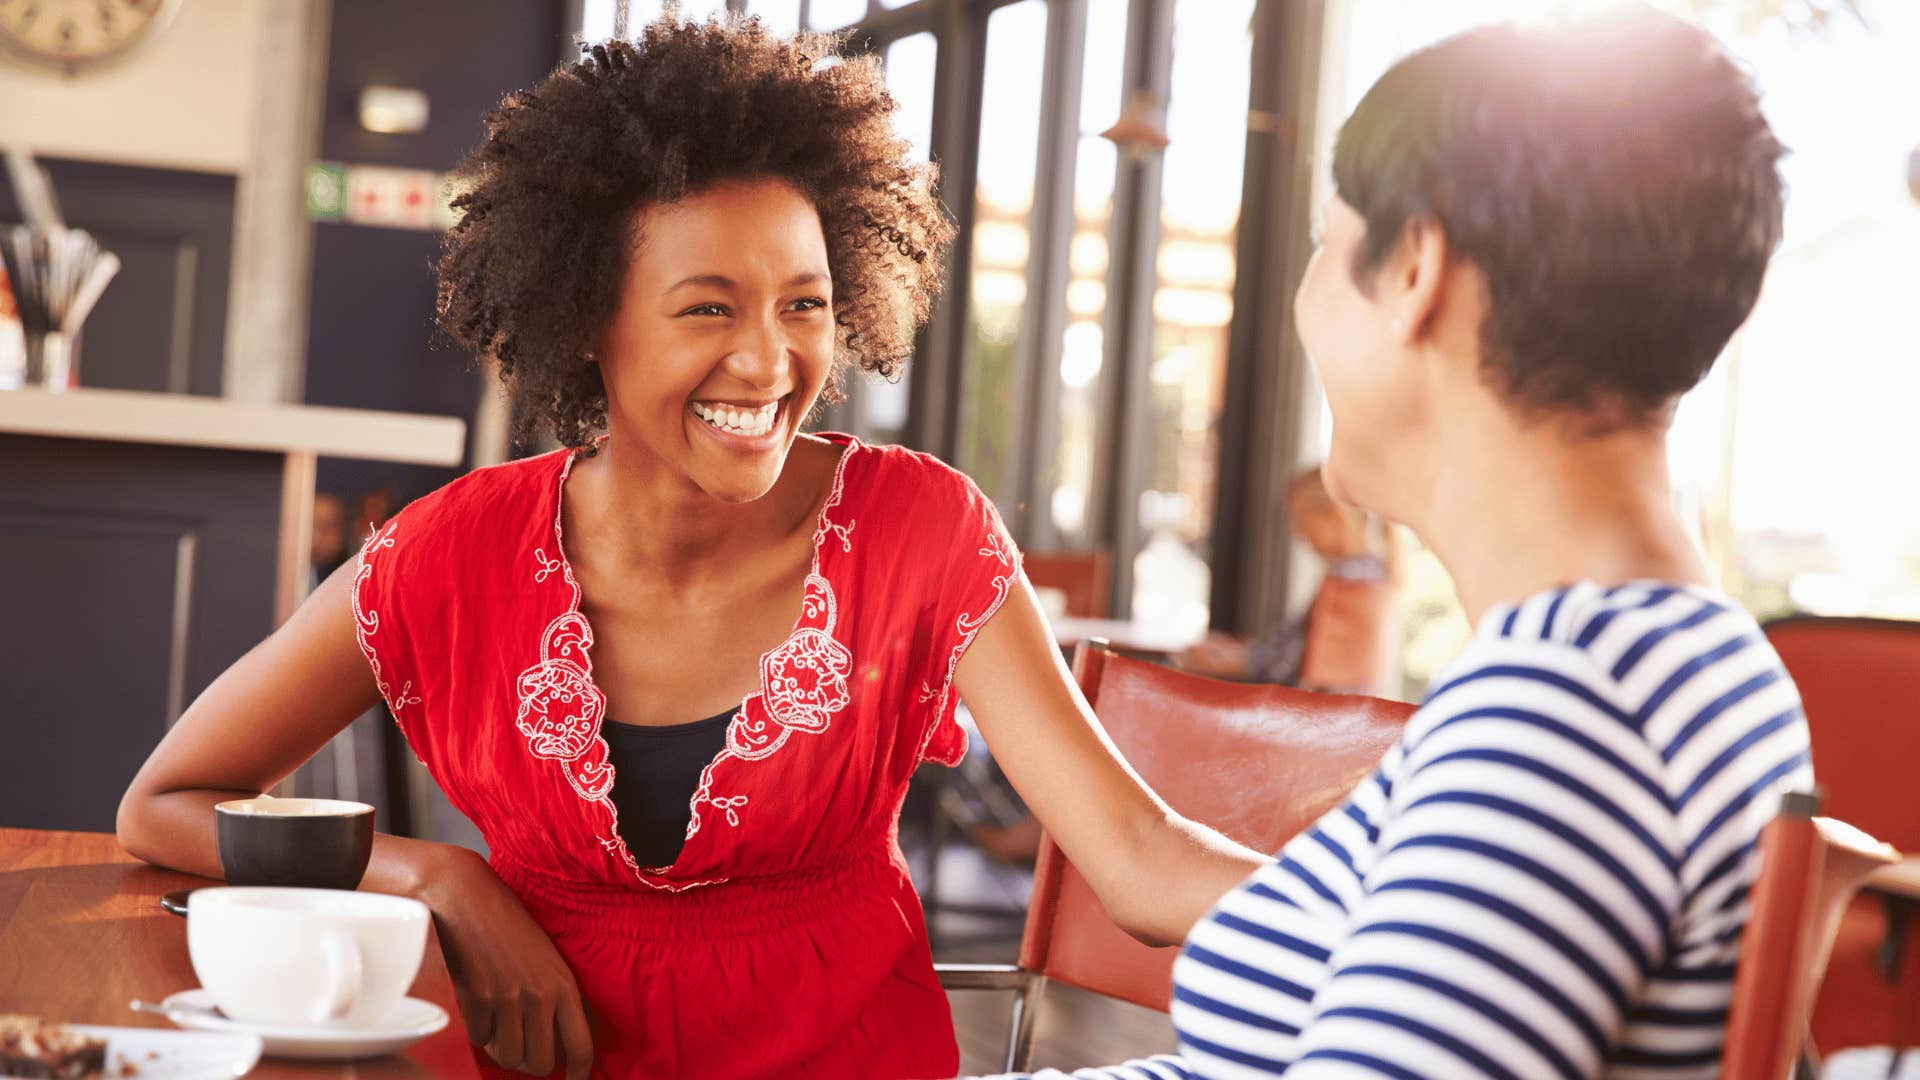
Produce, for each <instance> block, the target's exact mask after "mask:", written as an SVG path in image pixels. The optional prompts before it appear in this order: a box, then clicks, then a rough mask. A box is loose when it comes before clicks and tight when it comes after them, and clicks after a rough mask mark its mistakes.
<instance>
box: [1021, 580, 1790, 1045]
mask: <svg viewBox="0 0 1920 1080" xmlns="http://www.w3.org/2000/svg"><path fill="white" fill-rule="evenodd" d="M1436 686H1437V689H1435V690H1434V691H1433V692H1432V694H1430V695H1429V696H1428V698H1427V700H1426V702H1425V703H1424V704H1423V705H1422V706H1421V708H1420V711H1419V712H1418V713H1416V714H1415V715H1414V717H1413V718H1412V720H1411V721H1409V723H1408V726H1407V730H1406V732H1405V734H1404V735H1403V737H1402V738H1401V740H1400V741H1399V743H1397V744H1396V745H1395V746H1394V747H1393V749H1392V750H1390V751H1389V752H1388V754H1387V756H1386V757H1385V759H1384V760H1383V761H1382V762H1381V764H1380V767H1379V768H1378V769H1377V770H1376V771H1375V772H1374V773H1373V775H1372V776H1371V777H1370V778H1369V779H1368V780H1367V781H1365V782H1364V783H1362V784H1361V786H1360V787H1359V788H1358V789H1357V790H1356V791H1355V792H1354V793H1353V794H1352V795H1351V796H1350V797H1349V798H1348V799H1347V801H1346V802H1345V803H1344V804H1342V805H1341V806H1339V807H1337V808H1335V809H1334V810H1333V811H1332V812H1331V813H1329V814H1327V815H1326V816H1325V817H1323V818H1321V819H1320V821H1319V822H1317V823H1316V824H1315V825H1314V826H1313V827H1312V828H1310V829H1308V830H1307V831H1306V832H1304V833H1302V834H1301V835H1299V836H1297V837H1295V838H1294V839H1293V840H1292V841H1290V842H1289V843H1288V844H1287V845H1286V847H1285V848H1283V849H1282V850H1281V852H1280V854H1279V857H1278V858H1277V859H1275V860H1274V861H1273V862H1271V863H1269V864H1268V865H1267V866H1266V867H1264V868H1263V869H1261V870H1260V871H1258V872H1256V873H1255V874H1254V875H1253V876H1252V877H1251V878H1249V879H1248V880H1247V881H1246V882H1245V883H1243V884H1242V885H1240V886H1239V887H1238V888H1237V889H1235V890H1234V891H1233V892H1231V893H1228V894H1227V896H1226V897H1224V898H1223V899H1222V900H1221V902H1220V904H1219V906H1218V907H1216V908H1215V909H1214V910H1213V911H1212V912H1211V913H1210V914H1209V915H1208V916H1207V917H1206V918H1205V919H1203V920H1202V921H1201V922H1200V923H1199V924H1197V925H1196V926H1195V927H1194V929H1193V933H1192V934H1191V936H1189V937H1188V939H1187V943H1186V947H1185V949H1184V950H1183V952H1182V954H1181V956H1180V959H1179V961H1178V962H1177V963H1176V965H1175V968H1174V1003H1173V1021H1174V1026H1175V1028H1176V1030H1177V1031H1178V1032H1179V1050H1180V1052H1179V1055H1178V1056H1177V1057H1174V1056H1167V1057H1160V1058H1155V1059H1153V1060H1151V1061H1141V1062H1134V1063H1132V1064H1130V1065H1126V1066H1120V1067H1118V1068H1109V1069H1089V1070H1082V1071H1081V1072H1079V1073H1076V1074H1074V1075H1076V1076H1083V1077H1100V1078H1117V1077H1136V1078H1137V1077H1161V1078H1185V1077H1200V1076H1204V1077H1254V1076H1273V1075H1276V1074H1279V1073H1282V1072H1284V1073H1285V1074H1286V1075H1287V1076H1288V1077H1289V1078H1291V1080H1306V1078H1313V1077H1333V1076H1340V1077H1350V1076H1388V1077H1452V1076H1469V1077H1482V1076H1486V1077H1525V1078H1533V1077H1594V1076H1607V1077H1695V1076H1699V1077H1706V1076H1713V1075H1715V1074H1716V1073H1717V1071H1718V1063H1719V1057H1720V1045H1721V1041H1722V1036H1723V1032H1724V1028H1725V1024H1726V1015H1727V1006H1728V1002H1729V1000H1730V999H1731V996H1732V983H1733V970H1734V962H1735V959H1736V958H1737V956H1738V953H1739V945H1740V934H1741V931H1742V929H1743V928H1744V927H1745V925H1746V919H1747V911H1748V898H1747V893H1748V889H1749V886H1750V885H1751V884H1752V881H1753V876H1754V872H1755V869H1756V861H1757V860H1756V851H1755V844H1756V841H1757V839H1758V837H1759V833H1760V830H1761V827H1762V826H1763V825H1765V824H1766V822H1767V821H1768V819H1769V818H1770V817H1771V816H1772V815H1773V813H1774V812H1775V810H1776V809H1777V806H1778V801H1779V800H1778V796H1779V794H1780V793H1781V792H1782V791H1784V790H1789V789H1802V788H1808V787H1810V786H1811V784H1812V780H1813V777H1812V767H1811V759H1810V757H1809V754H1808V744H1807V728H1806V722H1805V719H1804V717H1803V715H1802V714H1801V711H1800V699H1799V695H1798V693H1797V692H1796V691H1795V689H1794V687H1793V683H1792V682H1791V681H1790V680H1789V678H1788V677H1787V674H1786V672H1785V670H1784V669H1783V668H1782V667H1781V665H1780V660H1779V658H1778V657H1777V656H1775V655H1774V652H1773V649H1772V648H1771V647H1770V646H1768V644H1767V642H1766V639H1765V638H1764V637H1763V636H1762V635H1761V633H1760V630H1759V628H1758V627H1757V626H1756V625H1755V624H1754V622H1753V620H1752V619H1751V618H1750V617H1749V616H1748V615H1746V614H1745V613H1744V612H1743V611H1741V610H1740V609H1739V608H1737V607H1735V606H1733V605H1732V604H1731V603H1729V602H1728V601H1727V600H1725V599H1724V598H1722V597H1719V596H1716V595H1714V594H1712V593H1710V592H1708V591H1707V590H1703V589H1694V588H1681V587H1675V586H1669V585H1662V584H1656V583H1636V584H1632V585H1625V586H1621V587H1618V588H1614V589H1605V590H1603V589H1601V588H1598V587H1596V586H1593V585H1586V584H1583V585H1577V586H1574V587H1572V588H1568V589H1561V590H1556V591H1552V592H1548V593H1543V594H1540V595H1537V596H1534V597H1532V598H1530V599H1528V600H1526V601H1525V602H1523V603H1521V604H1519V605H1517V606H1512V607H1502V608H1499V609H1497V610H1495V611H1493V612H1491V613H1490V614H1488V615H1487V616H1486V618H1485V619H1484V620H1482V622H1481V624H1480V627H1479V628H1478V630H1477V632H1476V633H1475V635H1474V638H1473V641H1472V643H1471V644H1470V645H1469V646H1468V648H1467V649H1466V650H1465V651H1464V652H1463V653H1462V655H1461V656H1460V657H1459V659H1457V660H1456V661H1455V662H1454V664H1453V665H1452V666H1451V667H1450V668H1449V669H1448V670H1447V672H1446V673H1444V674H1443V675H1442V676H1441V677H1440V678H1439V679H1438V680H1436ZM1041 1075H1042V1076H1045V1075H1048V1074H1041ZM1051 1075H1052V1076H1054V1077H1058V1076H1059V1075H1060V1074H1058V1073H1052V1074H1051Z"/></svg>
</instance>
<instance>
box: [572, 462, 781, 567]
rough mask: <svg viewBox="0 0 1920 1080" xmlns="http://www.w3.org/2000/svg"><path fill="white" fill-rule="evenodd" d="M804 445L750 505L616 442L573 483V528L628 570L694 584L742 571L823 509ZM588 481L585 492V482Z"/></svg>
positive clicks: (582, 467) (583, 465)
mask: <svg viewBox="0 0 1920 1080" xmlns="http://www.w3.org/2000/svg"><path fill="white" fill-rule="evenodd" d="M804 442H805V440H804V439H803V440H800V441H798V442H796V445H795V446H794V448H793V450H792V451H790V452H789V456H788V459H787V466H786V467H785V468H783V469H782V470H781V474H780V479H779V480H778V481H777V482H775V484H774V486H773V488H772V490H770V491H768V492H767V493H766V494H765V495H763V496H761V497H760V498H757V499H754V500H751V501H749V502H744V503H729V502H725V501H722V500H720V499H716V498H714V497H713V496H712V495H710V494H708V493H707V492H705V491H703V490H702V489H701V488H700V487H699V486H698V485H696V484H694V483H693V482H692V481H691V480H689V479H688V478H687V476H686V475H685V474H684V473H682V472H680V471H679V470H677V469H675V468H673V467H672V466H671V465H670V464H669V463H667V462H665V461H662V460H661V459H660V458H659V457H657V456H655V455H654V454H652V453H650V452H649V451H648V450H647V449H646V448H645V446H644V444H641V443H639V442H637V441H636V440H631V439H627V440H623V439H620V438H617V437H615V438H609V439H607V440H605V441H604V442H602V443H601V444H600V448H599V452H598V453H596V454H594V455H593V456H592V457H589V458H583V459H581V460H580V461H578V462H576V464H575V467H574V472H575V474H576V476H575V478H574V479H572V480H569V481H568V492H567V494H568V501H567V510H568V515H567V516H568V521H567V523H566V524H567V526H568V527H569V528H575V527H578V528H582V529H584V530H585V531H587V532H588V533H589V535H590V536H591V538H592V539H593V540H594V541H596V542H597V546H599V547H600V548H601V551H602V555H603V557H611V559H612V560H613V561H615V562H616V563H617V564H618V565H620V566H621V567H622V568H624V569H628V570H633V571H639V572H644V573H648V574H654V575H661V576H662V577H663V578H664V579H665V580H677V581H693V580H697V579H699V578H701V577H705V576H708V575H709V574H710V573H713V572H716V571H720V570H724V568H727V567H736V568H737V566H738V565H739V560H742V559H749V558H752V557H753V555H754V554H755V553H756V552H760V551H764V550H766V549H767V548H768V547H771V546H773V545H777V544H779V543H780V542H781V541H782V540H784V539H787V538H789V537H790V536H791V535H792V533H793V531H794V530H795V529H796V528H803V527H804V522H805V521H806V520H807V519H808V518H809V516H810V515H811V513H812V511H813V509H814V508H815V506H816V505H817V503H818V499H817V498H816V497H815V496H816V494H817V493H816V492H814V491H812V490H811V489H812V488H813V487H814V486H816V485H813V484H810V483H808V482H807V480H808V478H809V477H810V476H811V475H812V472H813V470H812V469H809V468H803V467H796V466H799V465H801V464H802V462H803V460H804V457H805V453H804V447H803V446H802V445H801V444H802V443H804ZM582 480H584V481H586V484H584V485H581V484H580V483H579V482H580V481H582Z"/></svg>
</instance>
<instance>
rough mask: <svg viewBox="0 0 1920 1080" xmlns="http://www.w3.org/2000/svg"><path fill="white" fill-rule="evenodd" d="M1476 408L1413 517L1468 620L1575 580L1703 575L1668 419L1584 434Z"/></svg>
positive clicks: (1699, 578)
mask: <svg viewBox="0 0 1920 1080" xmlns="http://www.w3.org/2000/svg"><path fill="white" fill-rule="evenodd" d="M1476 411H1478V410H1476ZM1484 412H1485V414H1484V415H1482V416H1479V417H1476V418H1474V419H1475V420H1476V422H1474V423H1466V424H1462V425H1461V428H1460V430H1458V431H1456V432H1454V433H1453V437H1452V438H1451V439H1450V440H1449V441H1448V442H1447V443H1446V444H1445V445H1446V446H1447V451H1446V464H1445V465H1444V466H1443V467H1441V468H1439V469H1437V470H1436V474H1435V476H1434V478H1433V484H1432V489H1431V492H1430V497H1429V501H1428V504H1427V505H1426V506H1425V507H1424V508H1422V510H1421V511H1420V514H1419V516H1420V520H1419V521H1418V522H1415V523H1414V524H1415V526H1416V531H1418V532H1419V533H1420V534H1421V536H1422V538H1423V539H1424V540H1425V541H1426V542H1427V544H1428V545H1429V546H1430V547H1432V548H1433V550H1434V552H1435V554H1437V555H1438V556H1439V557H1440V561H1441V562H1442V563H1444V564H1445V565H1446V567H1447V570H1448V571H1449V572H1450V573H1451V574H1452V575H1453V581H1454V588H1455V590H1456V591H1457V592H1458V593H1459V595H1460V601H1461V603H1462V605H1464V606H1465V608H1466V612H1467V615H1468V617H1469V619H1471V620H1472V621H1473V622H1474V623H1476V624H1477V623H1478V622H1479V621H1480V619H1481V617H1482V616H1483V615H1485V614H1486V612H1487V611H1488V609H1490V608H1492V607H1495V606H1497V605H1500V604H1508V603H1515V602H1518V601H1520V600H1522V599H1525V598H1526V597H1528V596H1531V595H1533V594H1534V593H1537V592H1541V591H1543V590H1546V589H1551V588H1555V587H1558V586H1561V585H1568V584H1572V583H1574V582H1577V581H1592V582H1595V583H1597V584H1601V585H1617V584H1621V583H1624V582H1628V581H1635V580H1642V579H1657V580H1662V581H1671V582H1675V583H1677V584H1706V583H1708V581H1709V580H1710V574H1709V572H1708V570H1707V567H1706V563H1705V561H1704V560H1703V558H1702V557H1701V554H1700V552H1699V549H1698V548H1697V547H1695V545H1694V543H1693V541H1692V539H1691V538H1690V537H1689V536H1688V534H1687V530H1686V529H1685V527H1684V526H1683V525H1682V523H1681V521H1680V517H1679V514H1678V513H1677V511H1676V510H1675V508H1674V505H1673V495H1672V485H1671V481H1670V480H1669V478H1668V474H1667V447H1666V435H1665V432H1664V430H1659V429H1654V430H1633V431H1623V432H1618V433H1614V434H1609V435H1604V436H1598V437H1582V436H1580V435H1577V434H1573V433H1570V432H1568V431H1567V430H1565V429H1564V428H1563V427H1562V426H1560V425H1557V424H1554V423H1550V422H1543V423H1537V424H1524V425H1523V424H1519V423H1516V422H1515V421H1514V420H1513V418H1512V416H1511V414H1510V413H1508V412H1507V411H1506V410H1505V409H1504V408H1492V409H1488V410H1485V411H1484Z"/></svg>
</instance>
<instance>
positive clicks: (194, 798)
mask: <svg viewBox="0 0 1920 1080" xmlns="http://www.w3.org/2000/svg"><path fill="white" fill-rule="evenodd" d="M258 795H259V793H258V792H253V791H210V790H204V789H199V790H186V791H168V792H163V793H160V794H151V795H146V794H140V793H138V792H130V793H128V795H127V798H126V799H125V800H124V801H122V802H121V804H120V814H119V820H118V822H117V826H118V834H119V838H120V846H121V847H123V848H125V849H126V851H127V853H128V854H130V855H133V856H135V857H137V858H140V859H143V860H145V861H147V862H150V863H154V864H156V865H158V866H165V867H168V868H170V869H174V870H180V871H183V872H185V873H189V874H198V875H200V876H201V877H208V878H214V879H215V880H218V879H221V878H223V877H224V876H225V873H224V872H223V871H222V870H221V868H220V849H219V842H218V839H217V836H218V830H219V825H218V821H217V815H216V814H215V812H214V809H213V808H214V806H215V805H216V804H218V803H222V802H226V801H227V800H229V799H250V798H255V797H257V796H258ZM463 857H464V858H470V859H477V858H479V856H477V855H474V854H473V853H472V852H470V851H468V850H467V849H465V848H461V847H456V846H454V845H451V844H441V843H435V842H433V841H430V840H413V839H409V838H407V837H403V836H388V835H385V834H380V835H376V836H375V837H374V838H373V857H372V858H371V859H370V860H369V861H368V863H367V873H366V877H364V878H362V879H361V882H360V888H362V889H364V890H366V891H368V892H378V893H388V894H390V895H394V896H408V897H412V898H414V899H417V900H427V899H429V895H430V894H431V892H432V886H433V885H434V883H435V882H436V881H438V880H442V878H443V875H442V874H441V873H440V871H441V870H442V869H443V868H444V867H446V866H447V864H448V863H450V862H453V861H456V860H459V859H461V858H463ZM429 906H431V905H429Z"/></svg>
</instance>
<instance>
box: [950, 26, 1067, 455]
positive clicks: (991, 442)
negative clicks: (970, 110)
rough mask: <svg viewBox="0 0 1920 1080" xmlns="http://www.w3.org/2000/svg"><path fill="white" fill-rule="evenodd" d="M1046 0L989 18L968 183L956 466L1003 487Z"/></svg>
mask: <svg viewBox="0 0 1920 1080" xmlns="http://www.w3.org/2000/svg"><path fill="white" fill-rule="evenodd" d="M1046 37H1047V5H1046V3H1045V0H1022V2H1020V3H1017V4H1012V5H1009V6H1007V7H1003V8H1001V9H1000V10H998V11H996V12H994V13H993V15H992V16H990V17H989V18H988V20H987V49H986V55H987V66H986V83H985V96H984V98H983V100H982V105H981V112H982V115H983V116H986V117H989V118H991V119H990V122H988V123H986V124H984V125H983V126H982V128H981V131H980V155H979V182H978V184H977V185H976V189H975V192H974V226H973V261H972V265H971V266H970V267H969V268H968V273H969V276H970V279H971V288H972V292H971V295H970V298H969V300H970V303H969V307H968V322H969V326H968V329H969V331H970V333H969V334H968V335H967V346H966V355H965V360H964V362H965V365H966V367H965V371H966V382H965V390H964V392H963V393H964V396H963V398H962V400H961V409H962V413H961V415H962V421H961V445H960V455H959V456H960V461H959V462H958V464H959V466H960V467H961V468H962V469H964V470H965V471H966V472H967V473H969V474H970V475H972V477H973V478H974V480H975V481H977V482H978V483H979V484H980V485H981V487H983V488H984V489H985V490H987V491H989V492H1000V491H1003V490H1005V488H1006V485H1007V482H1008V481H1009V480H1010V479H1011V477H1012V475H1013V470H1014V469H1016V468H1018V467H1020V466H1019V463H1018V462H1015V461H1013V460H1011V456H1010V455H1011V454H1012V450H1013V430H1014V428H1013V425H1014V424H1015V423H1016V422H1017V419H1016V418H1017V416H1018V409H1017V407H1016V406H1017V403H1018V402H1019V400H1020V395H1021V394H1022V392H1023V391H1022V390H1021V388H1019V387H1017V386H1016V385H1014V344H1015V341H1016V340H1017V339H1018V338H1019V335H1020V326H1021V322H1022V321H1023V319H1024V316H1025V311H1026V302H1027V249H1028V237H1027V229H1028V222H1029V218H1030V216H1031V214H1032V212H1033V188H1034V185H1033V178H1034V167H1035V164H1036V159H1037V155H1038V143H1039V138H1040V87H1041V76H1042V73H1043V71H1044V69H1045V66H1046Z"/></svg>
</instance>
